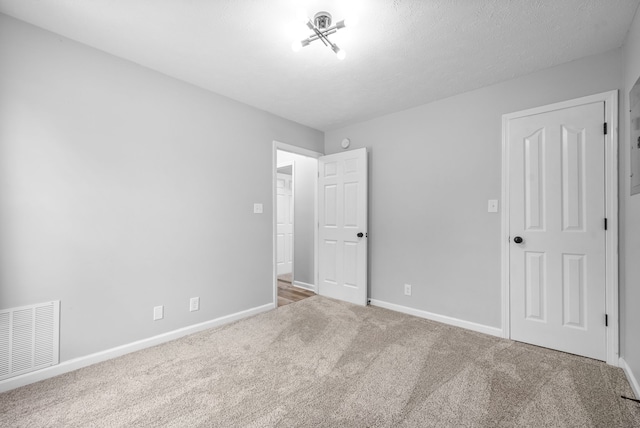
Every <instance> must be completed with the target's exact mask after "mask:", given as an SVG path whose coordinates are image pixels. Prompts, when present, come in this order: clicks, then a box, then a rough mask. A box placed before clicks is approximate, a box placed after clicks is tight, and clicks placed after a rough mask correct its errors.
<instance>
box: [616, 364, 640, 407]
mask: <svg viewBox="0 0 640 428" xmlns="http://www.w3.org/2000/svg"><path fill="white" fill-rule="evenodd" d="M619 361H620V368H622V370H624V374H625V375H627V379H628V380H629V384H630V385H631V389H633V393H634V394H635V396H636V398H640V385H639V384H638V379H636V377H635V376H634V375H633V372H632V371H631V367H629V365H628V364H627V362H626V361H625V360H624V358H620V360H619Z"/></svg>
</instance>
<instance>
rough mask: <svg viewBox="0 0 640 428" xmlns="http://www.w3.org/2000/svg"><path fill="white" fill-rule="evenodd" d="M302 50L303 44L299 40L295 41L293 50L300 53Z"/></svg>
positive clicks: (292, 44) (292, 45)
mask: <svg viewBox="0 0 640 428" xmlns="http://www.w3.org/2000/svg"><path fill="white" fill-rule="evenodd" d="M300 49H302V43H301V42H300V41H299V40H294V42H293V43H291V50H292V51H294V52H298V51H299V50H300Z"/></svg>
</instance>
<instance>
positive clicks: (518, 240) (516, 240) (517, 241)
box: [513, 236, 524, 244]
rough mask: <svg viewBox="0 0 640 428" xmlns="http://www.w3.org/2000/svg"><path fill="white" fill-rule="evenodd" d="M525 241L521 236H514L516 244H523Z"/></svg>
mask: <svg viewBox="0 0 640 428" xmlns="http://www.w3.org/2000/svg"><path fill="white" fill-rule="evenodd" d="M523 241H524V239H522V238H521V237H519V236H516V237H515V238H513V242H515V243H516V244H522V242H523Z"/></svg>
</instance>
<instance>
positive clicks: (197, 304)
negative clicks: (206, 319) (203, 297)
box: [189, 297, 200, 312]
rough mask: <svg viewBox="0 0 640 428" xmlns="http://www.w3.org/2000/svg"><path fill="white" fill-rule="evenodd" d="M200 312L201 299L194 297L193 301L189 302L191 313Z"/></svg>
mask: <svg viewBox="0 0 640 428" xmlns="http://www.w3.org/2000/svg"><path fill="white" fill-rule="evenodd" d="M198 310H200V298H199V297H192V298H191V300H189V312H193V311H198Z"/></svg>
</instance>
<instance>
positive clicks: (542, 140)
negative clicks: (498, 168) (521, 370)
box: [507, 102, 606, 360]
mask: <svg viewBox="0 0 640 428" xmlns="http://www.w3.org/2000/svg"><path fill="white" fill-rule="evenodd" d="M604 118H605V106H604V102H597V103H591V104H584V105H579V106H576V107H570V108H565V109H560V110H554V111H550V112H547V113H541V114H535V115H531V116H526V117H520V118H514V119H511V120H509V122H508V130H507V135H508V140H507V141H508V144H509V145H510V146H509V152H510V155H509V171H510V172H509V223H510V224H509V238H510V244H509V260H510V266H509V269H510V270H509V272H510V278H509V284H510V314H511V315H510V322H511V338H512V339H514V340H518V341H522V342H527V343H531V344H535V345H540V346H544V347H548V348H553V349H557V350H560V351H565V352H569V353H572V354H578V355H583V356H586V357H591V358H595V359H598V360H605V359H606V331H605V233H606V232H605V230H604V227H605V226H604V218H605V158H604V156H605V135H604V130H603V124H604V122H605V119H604Z"/></svg>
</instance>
